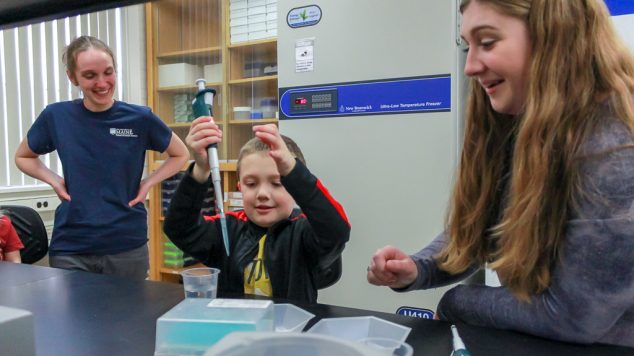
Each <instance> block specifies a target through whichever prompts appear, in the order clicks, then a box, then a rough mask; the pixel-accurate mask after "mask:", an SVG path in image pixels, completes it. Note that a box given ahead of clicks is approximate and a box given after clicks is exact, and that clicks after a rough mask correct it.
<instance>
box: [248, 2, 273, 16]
mask: <svg viewBox="0 0 634 356" xmlns="http://www.w3.org/2000/svg"><path fill="white" fill-rule="evenodd" d="M276 6H277V5H276ZM259 14H266V6H256V7H249V8H248V9H247V15H249V16H251V15H259Z"/></svg>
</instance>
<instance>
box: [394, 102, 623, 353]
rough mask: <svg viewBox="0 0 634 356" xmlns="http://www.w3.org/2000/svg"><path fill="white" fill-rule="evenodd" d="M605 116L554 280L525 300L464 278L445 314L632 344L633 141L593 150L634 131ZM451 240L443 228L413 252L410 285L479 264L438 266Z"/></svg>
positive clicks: (444, 305)
mask: <svg viewBox="0 0 634 356" xmlns="http://www.w3.org/2000/svg"><path fill="white" fill-rule="evenodd" d="M604 116H605V117H606V119H605V120H604V121H603V123H602V125H601V127H600V128H599V129H598V130H596V131H595V132H593V134H592V135H591V137H590V138H589V139H588V140H587V142H586V143H585V144H584V147H583V151H584V153H586V154H588V155H584V157H586V158H585V159H584V161H583V163H582V166H581V171H580V174H581V177H580V178H581V183H582V187H583V191H584V193H586V194H583V196H579V197H577V199H578V202H579V204H578V206H577V207H576V208H573V211H572V213H571V217H570V220H569V221H568V225H567V230H566V237H565V241H564V245H563V249H562V253H561V259H560V260H559V261H558V262H557V263H556V264H555V265H554V267H553V270H552V278H551V283H550V286H549V288H548V289H547V290H545V291H544V292H543V293H542V294H539V295H534V296H533V297H532V298H531V302H530V303H525V302H521V301H519V300H518V299H516V298H515V297H514V296H513V295H512V294H511V292H510V291H509V290H508V289H507V288H505V287H488V286H483V285H458V286H456V287H454V288H452V289H451V290H449V291H448V292H447V293H446V294H445V295H444V296H443V297H442V299H441V300H440V303H439V305H438V315H439V316H440V318H441V319H444V320H449V321H452V322H456V321H458V322H464V323H468V324H472V325H479V326H487V327H494V328H500V329H509V330H516V331H521V332H525V333H529V334H533V335H537V336H541V337H545V338H551V339H556V340H561V341H568V342H577V343H595V342H596V343H605V344H613V345H622V346H630V347H634V204H633V203H634V147H627V148H622V149H619V150H615V151H613V152H611V153H608V154H607V155H601V156H596V155H595V156H592V153H600V152H605V151H606V150H608V151H610V149H613V148H616V147H619V146H622V145H624V144H633V139H632V136H631V135H630V133H629V131H628V130H627V128H626V127H625V126H624V125H623V124H622V123H619V122H618V121H617V120H616V119H614V116H613V114H612V113H611V112H610V111H609V110H608V109H607V108H606V110H605V113H604ZM445 244H446V240H445V235H444V234H441V235H439V236H438V237H437V238H436V239H435V240H434V241H433V242H431V243H430V244H429V245H428V246H427V247H425V248H424V249H423V250H421V251H419V252H417V253H416V254H414V255H412V258H413V259H414V261H415V262H416V264H417V266H418V279H417V280H416V281H415V282H414V283H413V284H412V285H411V286H409V287H408V288H406V290H413V289H427V288H433V287H439V286H443V285H447V284H451V283H454V282H457V281H459V280H461V279H463V278H464V277H466V276H467V275H469V274H470V273H471V272H473V271H475V270H476V269H478V267H480V266H477V265H474V266H472V268H470V269H469V270H468V271H466V272H465V273H462V274H461V275H454V276H452V275H449V274H447V273H445V272H443V271H441V270H439V269H438V267H437V265H436V262H435V261H434V259H433V258H432V256H434V255H435V254H437V253H438V252H439V251H440V250H441V249H442V248H443V246H444V245H445Z"/></svg>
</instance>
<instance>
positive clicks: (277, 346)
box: [205, 332, 389, 356]
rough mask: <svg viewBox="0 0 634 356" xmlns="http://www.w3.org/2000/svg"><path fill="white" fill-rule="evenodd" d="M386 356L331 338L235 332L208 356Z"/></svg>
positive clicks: (217, 345) (371, 349)
mask: <svg viewBox="0 0 634 356" xmlns="http://www.w3.org/2000/svg"><path fill="white" fill-rule="evenodd" d="M265 355H266V356H268V355H275V356H296V355H301V356H332V355H337V356H381V355H383V356H385V355H389V354H386V352H385V350H380V349H376V348H373V347H371V346H368V345H364V344H362V343H360V342H354V341H349V340H343V339H338V338H335V337H332V336H327V335H316V334H313V335H310V334H303V333H291V334H280V333H261V332H251V333H245V332H234V333H231V334H229V335H227V336H226V337H224V338H223V339H222V340H220V341H219V342H218V343H216V344H215V345H214V346H213V347H211V348H210V349H208V350H207V352H206V353H205V356H265Z"/></svg>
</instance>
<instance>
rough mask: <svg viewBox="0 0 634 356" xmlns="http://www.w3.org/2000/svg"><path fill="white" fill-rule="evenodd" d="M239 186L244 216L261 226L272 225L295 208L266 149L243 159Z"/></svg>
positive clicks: (286, 216)
mask: <svg viewBox="0 0 634 356" xmlns="http://www.w3.org/2000/svg"><path fill="white" fill-rule="evenodd" d="M238 189H239V190H240V191H241V192H242V200H243V204H244V211H245V213H246V214H247V217H248V218H249V220H251V221H252V222H254V223H255V224H257V225H258V226H261V227H271V226H273V224H275V223H277V222H278V221H281V220H284V219H286V218H288V217H289V216H290V215H291V212H292V211H293V207H295V200H293V197H291V195H290V194H288V192H287V191H286V189H285V188H284V186H283V185H282V183H281V182H280V174H279V172H278V171H277V165H276V164H275V161H273V158H271V157H270V156H269V155H268V152H256V153H252V154H249V155H246V156H244V157H243V158H242V161H241V162H240V181H239V182H238Z"/></svg>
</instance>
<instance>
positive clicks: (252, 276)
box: [244, 234, 273, 297]
mask: <svg viewBox="0 0 634 356" xmlns="http://www.w3.org/2000/svg"><path fill="white" fill-rule="evenodd" d="M265 241H266V234H265V235H264V236H262V238H260V242H259V247H258V254H257V257H256V258H255V259H254V260H253V261H251V262H250V263H249V264H248V265H247V266H246V267H245V268H244V294H252V295H260V296H264V297H272V296H273V288H272V287H271V280H270V279H269V274H268V272H267V271H266V268H265V267H264V242H265Z"/></svg>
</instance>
